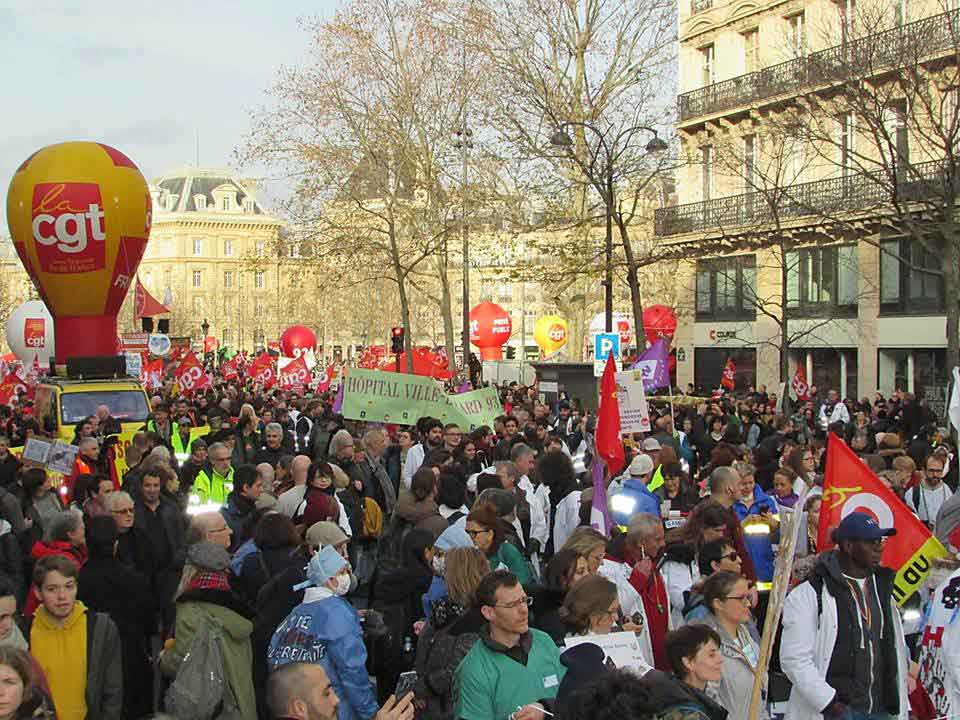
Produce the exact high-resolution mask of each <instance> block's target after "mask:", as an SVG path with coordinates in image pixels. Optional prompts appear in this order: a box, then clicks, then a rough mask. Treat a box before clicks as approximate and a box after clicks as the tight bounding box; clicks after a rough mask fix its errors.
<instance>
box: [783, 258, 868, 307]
mask: <svg viewBox="0 0 960 720" xmlns="http://www.w3.org/2000/svg"><path fill="white" fill-rule="evenodd" d="M786 262H787V309H788V310H789V311H790V312H789V314H790V315H791V316H793V317H809V316H811V315H819V316H822V315H825V314H828V315H833V314H836V315H841V316H853V315H856V312H857V290H858V288H857V283H858V279H859V262H858V258H857V246H856V245H831V246H827V247H812V248H800V249H799V250H791V251H790V252H788V253H787V257H786Z"/></svg>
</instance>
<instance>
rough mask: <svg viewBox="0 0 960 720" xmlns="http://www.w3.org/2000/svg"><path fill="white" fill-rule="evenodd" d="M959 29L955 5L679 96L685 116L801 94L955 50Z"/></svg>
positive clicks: (699, 115)
mask: <svg viewBox="0 0 960 720" xmlns="http://www.w3.org/2000/svg"><path fill="white" fill-rule="evenodd" d="M958 31H960V10H951V11H950V12H947V13H943V14H940V15H934V16H932V17H928V18H924V19H923V20H917V21H916V22H912V23H908V24H906V25H901V26H899V27H895V28H892V29H890V30H884V31H883V32H879V33H875V34H873V35H867V36H864V37H862V38H859V39H857V40H851V41H849V42H845V43H843V44H840V45H835V46H834V47H831V48H827V49H826V50H821V51H819V52H815V53H811V54H810V55H806V56H804V57H798V58H794V59H793V60H787V61H786V62H782V63H780V64H778V65H771V66H770V67H766V68H763V69H762V70H758V71H756V72H752V73H747V74H746V75H738V76H737V77H735V78H731V79H729V80H724V81H723V82H719V83H713V84H712V85H707V86H706V87H702V88H700V89H699V90H691V91H690V92H687V93H683V94H682V95H680V96H679V97H678V98H677V103H678V108H677V109H678V112H679V114H680V120H681V121H684V120H690V119H692V118H696V117H702V116H704V115H710V114H712V113H716V112H721V111H724V110H730V109H732V108H736V107H740V106H741V105H747V104H750V103H753V102H757V101H759V100H764V99H767V98H771V97H776V96H778V95H783V94H788V93H789V94H796V93H797V92H798V91H799V89H800V88H804V87H810V86H812V85H819V84H825V83H833V82H840V81H843V80H845V79H847V78H850V77H858V76H862V75H865V74H866V75H869V74H871V72H873V71H878V70H880V69H883V68H890V67H898V66H900V65H902V64H903V63H904V60H905V59H909V58H915V59H919V57H921V56H929V55H932V54H935V53H937V52H942V51H946V50H955V49H956V48H957V43H958V39H957V38H958Z"/></svg>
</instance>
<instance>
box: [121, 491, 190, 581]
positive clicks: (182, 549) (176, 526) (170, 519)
mask: <svg viewBox="0 0 960 720" xmlns="http://www.w3.org/2000/svg"><path fill="white" fill-rule="evenodd" d="M148 512H149V510H148V509H147V508H146V506H144V504H143V501H142V500H141V501H138V502H137V503H136V505H135V506H134V516H133V526H134V528H136V529H137V530H138V531H140V532H143V534H144V536H145V537H146V533H145V531H143V530H142V529H143V528H146V527H147V525H148V523H147V513H148ZM155 512H156V514H157V515H158V516H159V518H160V522H161V524H162V525H163V531H164V535H165V537H166V545H167V552H166V553H165V554H163V555H160V554H158V553H157V551H156V548H157V547H159V546H160V545H162V544H163V543H158V542H157V540H159V538H154V539H152V540H151V546H152V548H153V556H154V558H155V560H156V564H157V568H158V569H162V570H177V571H179V570H180V569H181V568H183V563H184V561H185V560H186V555H187V528H188V526H189V524H190V523H189V520H188V519H187V516H186V515H185V513H183V512H182V511H181V510H180V507H179V506H178V505H177V503H176V501H175V500H172V499H170V498H168V497H166V496H164V495H161V496H160V505H159V506H158V507H157V509H156V511H155ZM147 539H150V538H147Z"/></svg>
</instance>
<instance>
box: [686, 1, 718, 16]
mask: <svg viewBox="0 0 960 720" xmlns="http://www.w3.org/2000/svg"><path fill="white" fill-rule="evenodd" d="M712 7H713V0H690V14H691V15H696V14H697V13H702V12H706V11H707V10H709V9H710V8H712Z"/></svg>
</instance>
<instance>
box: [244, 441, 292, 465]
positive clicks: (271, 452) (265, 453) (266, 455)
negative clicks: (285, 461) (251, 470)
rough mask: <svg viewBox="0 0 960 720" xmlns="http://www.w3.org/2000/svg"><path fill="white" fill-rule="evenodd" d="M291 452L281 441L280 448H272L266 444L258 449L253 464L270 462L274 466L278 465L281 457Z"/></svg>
mask: <svg viewBox="0 0 960 720" xmlns="http://www.w3.org/2000/svg"><path fill="white" fill-rule="evenodd" d="M284 434H286V433H284ZM290 454H291V453H290V451H289V450H287V449H286V448H285V447H284V446H283V443H280V447H278V448H270V447H267V446H266V445H264V446H263V447H262V448H260V449H259V450H257V454H256V456H255V457H254V458H253V464H254V465H259V464H260V463H269V464H270V465H272V466H273V467H276V466H277V463H278V462H280V458H281V457H283V456H284V455H290Z"/></svg>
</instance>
